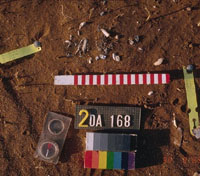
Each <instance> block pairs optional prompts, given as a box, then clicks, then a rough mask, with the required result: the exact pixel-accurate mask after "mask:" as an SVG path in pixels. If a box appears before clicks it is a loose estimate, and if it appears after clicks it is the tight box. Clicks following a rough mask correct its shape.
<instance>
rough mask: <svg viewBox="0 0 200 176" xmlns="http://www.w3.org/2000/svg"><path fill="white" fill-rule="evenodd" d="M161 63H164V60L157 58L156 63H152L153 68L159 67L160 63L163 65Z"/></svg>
mask: <svg viewBox="0 0 200 176" xmlns="http://www.w3.org/2000/svg"><path fill="white" fill-rule="evenodd" d="M163 61H164V58H159V59H158V60H157V61H156V62H154V64H153V65H154V66H159V65H161V64H162V63H163Z"/></svg>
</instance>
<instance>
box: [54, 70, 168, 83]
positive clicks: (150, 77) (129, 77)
mask: <svg viewBox="0 0 200 176" xmlns="http://www.w3.org/2000/svg"><path fill="white" fill-rule="evenodd" d="M169 82H170V75H169V74H164V73H163V74H158V73H155V74H150V73H148V74H106V75H60V76H59V75H58V76H55V79H54V85H139V84H168V83H169Z"/></svg>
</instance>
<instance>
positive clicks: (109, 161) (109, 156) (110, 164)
mask: <svg viewBox="0 0 200 176" xmlns="http://www.w3.org/2000/svg"><path fill="white" fill-rule="evenodd" d="M113 163H114V153H113V152H108V153H107V168H108V169H113Z"/></svg>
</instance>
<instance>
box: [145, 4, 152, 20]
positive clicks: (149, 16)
mask: <svg viewBox="0 0 200 176" xmlns="http://www.w3.org/2000/svg"><path fill="white" fill-rule="evenodd" d="M144 9H145V10H146V11H147V14H148V16H147V18H146V21H149V19H150V18H151V13H150V11H149V10H148V9H147V7H145V8H144Z"/></svg>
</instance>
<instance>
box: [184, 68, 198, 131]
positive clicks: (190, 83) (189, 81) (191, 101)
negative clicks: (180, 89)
mask: <svg viewBox="0 0 200 176" xmlns="http://www.w3.org/2000/svg"><path fill="white" fill-rule="evenodd" d="M183 73H184V81H185V88H186V94H187V103H188V108H189V109H190V110H191V111H190V113H189V125H190V133H191V134H192V135H194V134H193V132H192V130H193V129H194V128H195V127H197V126H198V125H199V117H198V112H197V111H196V108H197V106H198V105H197V96H196V91H195V83H194V75H193V72H191V73H188V72H187V70H186V69H185V68H183Z"/></svg>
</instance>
